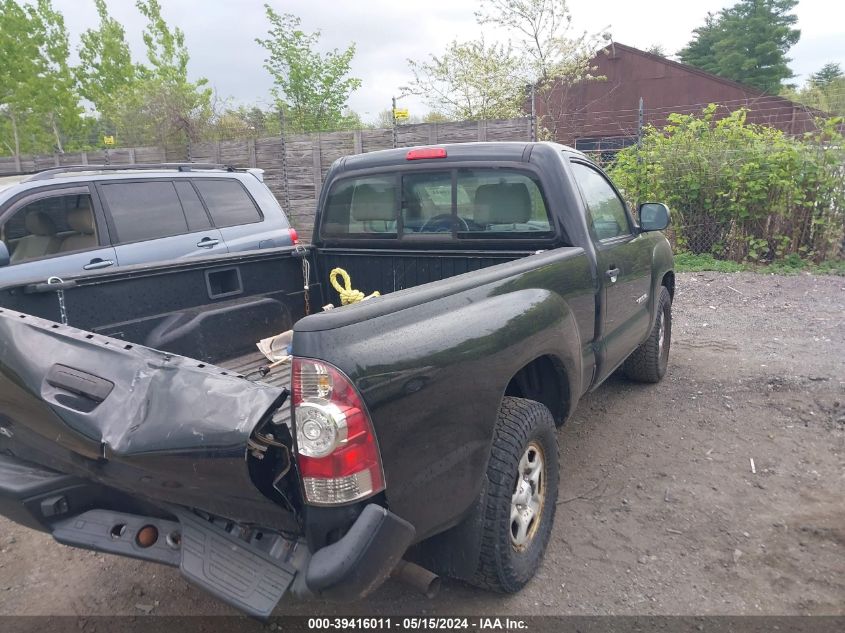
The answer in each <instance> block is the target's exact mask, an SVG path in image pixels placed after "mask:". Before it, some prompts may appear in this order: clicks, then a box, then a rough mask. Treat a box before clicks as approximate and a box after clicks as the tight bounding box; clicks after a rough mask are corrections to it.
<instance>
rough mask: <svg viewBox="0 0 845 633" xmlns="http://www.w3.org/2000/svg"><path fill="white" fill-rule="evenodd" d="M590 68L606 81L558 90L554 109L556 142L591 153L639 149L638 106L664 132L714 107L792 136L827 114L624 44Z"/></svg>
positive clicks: (540, 107)
mask: <svg viewBox="0 0 845 633" xmlns="http://www.w3.org/2000/svg"><path fill="white" fill-rule="evenodd" d="M592 65H593V66H595V67H596V70H595V71H594V72H593V74H594V75H596V76H603V77H605V78H606V79H604V80H597V81H584V82H580V83H578V84H575V85H573V86H569V87H565V88H564V87H563V86H558V88H557V89H556V90H555V91H554V92H553V93H552V97H551V99H550V103H549V111H550V112H549V115H550V116H552V117H553V118H554V119H555V120H556V121H557V126H556V127H557V140H558V141H560V142H562V143H566V144H567V145H572V146H575V147H577V148H578V149H582V150H586V151H590V150H613V149H618V148H620V147H625V146H627V145H630V144H631V143H633V142H635V141H636V136H637V129H638V123H639V116H640V115H639V104H640V99H642V101H643V123H644V124H649V123H651V124H653V125H656V126H662V125H664V124H665V123H666V117H667V115H669V114H671V113H673V112H678V113H684V114H689V113H694V112H695V113H697V112H700V111H701V110H702V109H703V108H704V107H705V106H707V104H709V103H716V104H719V105H720V106H722V107H721V108H720V110H721V112H723V113H727V112H728V111H729V110H736V109H738V108H741V107H747V108H749V110H750V112H749V115H748V121H749V122H754V123H761V124H766V125H772V126H774V127H777V128H779V129H781V130H783V131H784V132H786V133H788V134H801V133H803V132H807V131H810V130H813V129H815V125H814V123H813V119H814V116H816V115H819V114H821V113H820V112H817V111H814V110H812V109H811V108H807V107H806V106H803V105H801V104H799V103H795V102H793V101H790V100H789V99H784V98H783V97H778V96H776V95H767V94H765V93H763V92H761V91H759V90H757V89H756V88H752V87H750V86H745V85H742V84H739V83H737V82H735V81H731V80H730V79H725V78H723V77H718V76H716V75H712V74H710V73H707V72H704V71H703V70H699V69H698V68H694V67H692V66H689V65H687V64H681V63H679V62H675V61H672V60H669V59H666V58H664V57H660V56H659V55H653V54H651V53H647V52H645V51H641V50H639V49H637V48H633V47H631V46H625V45H624V44H617V43H613V44H610V45H609V46H608V47H607V48H605V49H603V50H602V51H600V52H599V53H598V54H597V55H596V57H595V58H594V59H593V62H592ZM536 107H537V114H538V115H539V116H542V115H543V114H545V112H544V108H543V104H542V103H541V100H540V99H537V100H536ZM547 127H552V126H550V125H547Z"/></svg>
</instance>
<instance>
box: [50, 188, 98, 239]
mask: <svg viewBox="0 0 845 633" xmlns="http://www.w3.org/2000/svg"><path fill="white" fill-rule="evenodd" d="M79 197H80V198H84V200H85V201H86V202H87V200H88V197H87V196H79ZM65 222H66V223H67V226H68V228H69V229H70V230H71V231H73V232H72V233H68V234H66V235H65V236H64V238H62V244H61V247H60V248H59V252H60V253H70V252H72V251H82V250H87V249H89V248H95V247H96V246H97V244H98V243H97V227H96V224H95V223H94V214H93V213H92V211H91V208H90V206H87V205H86V206H83V205H80V206H78V207H76V208H72V209H69V210H68V211H67V215H66V216H65Z"/></svg>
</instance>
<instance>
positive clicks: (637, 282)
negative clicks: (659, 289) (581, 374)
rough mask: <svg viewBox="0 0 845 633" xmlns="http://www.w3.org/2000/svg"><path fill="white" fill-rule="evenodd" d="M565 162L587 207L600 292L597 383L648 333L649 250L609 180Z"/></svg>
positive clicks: (595, 171) (580, 165)
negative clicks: (600, 351) (601, 344)
mask: <svg viewBox="0 0 845 633" xmlns="http://www.w3.org/2000/svg"><path fill="white" fill-rule="evenodd" d="M570 164H571V165H572V171H573V173H574V175H575V182H576V183H577V184H578V188H579V189H580V190H581V195H582V197H583V199H584V203H585V205H586V207H587V216H588V217H587V221H588V225H589V229H590V232H591V235H592V238H593V241H594V242H595V245H596V255H597V259H598V273H599V276H600V278H601V279H600V282H601V284H602V288H603V292H604V302H603V305H604V311H603V332H602V338H603V341H604V362H603V363H602V366H601V367H600V368H599V375H598V380H602V379H603V378H605V377H606V376H607V375H608V374H609V373H610V372H611V371H613V370H614V369H616V367H617V366H618V365H619V364H620V363H622V362H623V361H624V360H625V359H626V358H627V357H628V356H629V355H630V354H631V352H632V351H634V349H636V347H637V346H638V345H639V344H640V343H641V342H642V341H643V339H644V338H645V337H646V334H647V333H648V328H649V325H650V313H649V305H650V304H649V301H648V299H649V293H650V291H651V259H652V252H651V251H652V247H651V243H650V242H649V241H648V240H647V239H646V238H645V237H644V236H642V235H641V234H640V233H639V231H638V230H637V229H636V227H635V226H634V223H633V220H632V218H631V216H630V214H629V213H628V211H627V207H626V205H625V202H624V201H623V200H622V198H621V196H620V195H619V194H618V193H617V191H616V189H615V188H614V186H613V185H612V184H611V182H610V180H608V178H607V177H606V176H605V175H604V174H603V173H602V172H601V171H599V170H598V169H596V168H595V167H593V166H592V165H589V164H587V163H582V162H577V161H570Z"/></svg>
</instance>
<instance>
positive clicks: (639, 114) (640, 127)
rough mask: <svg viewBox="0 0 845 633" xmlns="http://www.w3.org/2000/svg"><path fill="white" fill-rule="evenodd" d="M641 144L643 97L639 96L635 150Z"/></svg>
mask: <svg viewBox="0 0 845 633" xmlns="http://www.w3.org/2000/svg"><path fill="white" fill-rule="evenodd" d="M642 144H643V98H642V97H640V109H639V112H638V115H637V150H639V149H640V147H642Z"/></svg>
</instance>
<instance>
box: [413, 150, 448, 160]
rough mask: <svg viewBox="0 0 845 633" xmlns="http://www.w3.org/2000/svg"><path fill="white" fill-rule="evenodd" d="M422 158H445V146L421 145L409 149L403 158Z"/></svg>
mask: <svg viewBox="0 0 845 633" xmlns="http://www.w3.org/2000/svg"><path fill="white" fill-rule="evenodd" d="M424 158H446V148H445V147H421V148H419V149H412V150H409V151H408V153H407V154H406V155H405V160H422V159H424Z"/></svg>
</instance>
